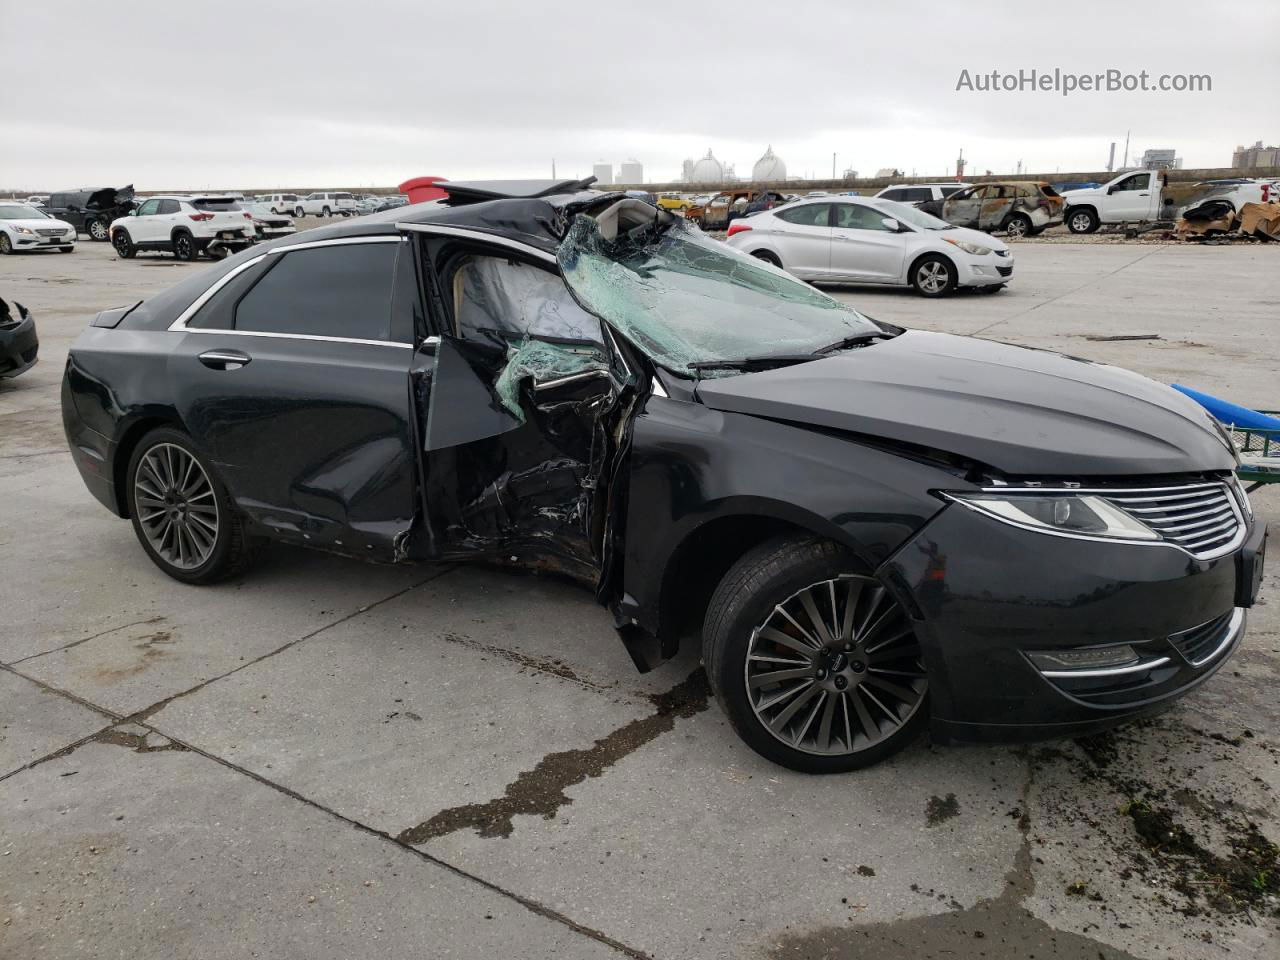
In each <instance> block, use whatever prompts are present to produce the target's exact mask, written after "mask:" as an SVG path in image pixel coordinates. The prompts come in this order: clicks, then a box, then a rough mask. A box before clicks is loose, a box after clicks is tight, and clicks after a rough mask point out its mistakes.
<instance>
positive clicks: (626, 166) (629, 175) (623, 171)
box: [618, 160, 644, 183]
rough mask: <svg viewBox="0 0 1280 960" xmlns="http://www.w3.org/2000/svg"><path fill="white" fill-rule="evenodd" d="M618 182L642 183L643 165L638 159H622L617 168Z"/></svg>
mask: <svg viewBox="0 0 1280 960" xmlns="http://www.w3.org/2000/svg"><path fill="white" fill-rule="evenodd" d="M618 182H619V183H644V165H643V164H642V163H640V161H639V160H623V161H622V166H621V167H619V168H618Z"/></svg>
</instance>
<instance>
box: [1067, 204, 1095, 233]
mask: <svg viewBox="0 0 1280 960" xmlns="http://www.w3.org/2000/svg"><path fill="white" fill-rule="evenodd" d="M1067 229H1068V230H1070V231H1071V232H1072V233H1093V231H1095V230H1097V229H1098V215H1097V214H1096V213H1094V212H1093V211H1092V210H1089V209H1087V208H1086V209H1084V210H1075V211H1072V212H1071V213H1070V214H1068V216H1067Z"/></svg>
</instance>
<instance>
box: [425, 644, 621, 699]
mask: <svg viewBox="0 0 1280 960" xmlns="http://www.w3.org/2000/svg"><path fill="white" fill-rule="evenodd" d="M442 639H444V640H446V641H448V642H449V643H456V644H459V645H460V646H464V647H469V648H470V649H472V650H478V651H480V652H481V653H487V654H490V655H492V656H495V657H501V658H502V659H503V660H509V661H511V662H512V663H515V664H519V665H520V666H522V667H525V668H527V669H529V670H536V671H538V672H539V673H546V674H550V675H551V676H553V677H559V678H560V679H561V680H568V681H570V682H572V683H577V684H581V685H582V686H584V687H590V688H591V689H593V690H607V689H609V687H610V686H614V684H604V683H596V682H595V681H593V680H588V679H586V678H585V677H582V676H579V675H578V673H577V672H576V671H575V670H574V669H573V668H572V667H571V666H569V664H567V663H565V662H564V661H563V660H559V659H557V658H555V657H539V656H535V655H533V654H529V653H521V652H520V651H518V650H508V649H507V648H506V647H497V646H494V645H493V644H489V643H482V642H481V641H479V640H473V639H471V637H468V636H464V635H462V634H457V633H446V634H445V635H444V636H443V638H442Z"/></svg>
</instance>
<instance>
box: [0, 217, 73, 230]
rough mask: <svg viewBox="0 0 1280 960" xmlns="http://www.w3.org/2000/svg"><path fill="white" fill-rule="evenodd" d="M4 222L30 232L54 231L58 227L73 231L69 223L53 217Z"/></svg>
mask: <svg viewBox="0 0 1280 960" xmlns="http://www.w3.org/2000/svg"><path fill="white" fill-rule="evenodd" d="M4 222H5V223H7V224H9V226H11V227H26V228H27V229H28V230H52V229H53V228H54V227H58V228H59V229H61V230H70V229H71V224H69V223H67V221H65V220H55V219H54V218H53V217H43V218H40V219H35V218H30V219H23V220H5V221H4Z"/></svg>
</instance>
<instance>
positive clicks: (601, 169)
mask: <svg viewBox="0 0 1280 960" xmlns="http://www.w3.org/2000/svg"><path fill="white" fill-rule="evenodd" d="M591 172H592V174H594V176H595V178H596V183H598V184H599V185H601V186H605V185H606V184H612V183H613V164H612V163H608V162H606V161H604V160H597V161H596V163H595V166H593V167H592V168H591Z"/></svg>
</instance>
